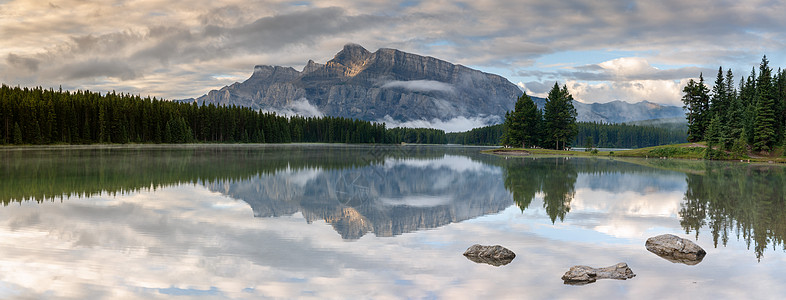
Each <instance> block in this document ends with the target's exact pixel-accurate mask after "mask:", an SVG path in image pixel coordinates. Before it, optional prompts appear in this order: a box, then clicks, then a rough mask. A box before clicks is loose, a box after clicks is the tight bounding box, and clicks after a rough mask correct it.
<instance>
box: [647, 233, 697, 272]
mask: <svg viewBox="0 0 786 300" xmlns="http://www.w3.org/2000/svg"><path fill="white" fill-rule="evenodd" d="M645 246H646V247H647V250H648V251H650V252H652V253H655V254H656V255H658V256H660V257H662V258H664V259H666V260H668V261H670V262H673V263H683V264H686V265H695V264H698V263H700V262H701V260H702V259H704V256H705V255H706V254H707V252H706V251H704V249H702V248H701V247H699V245H696V243H694V242H692V241H690V240H688V239H683V238H681V237H678V236H676V235H673V234H662V235H659V236H655V237H651V238H649V239H647V243H646V244H645Z"/></svg>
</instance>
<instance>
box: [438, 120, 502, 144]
mask: <svg viewBox="0 0 786 300" xmlns="http://www.w3.org/2000/svg"><path fill="white" fill-rule="evenodd" d="M504 131H505V127H504V125H503V124H497V125H491V126H485V127H479V128H474V129H472V130H470V131H464V132H449V133H447V134H446V138H447V142H448V144H461V145H486V146H496V145H499V144H500V140H501V138H502V134H503V132H504Z"/></svg>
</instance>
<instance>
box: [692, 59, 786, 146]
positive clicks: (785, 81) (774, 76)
mask: <svg viewBox="0 0 786 300" xmlns="http://www.w3.org/2000/svg"><path fill="white" fill-rule="evenodd" d="M735 86H736V87H735ZM682 91H683V93H684V95H683V97H682V102H683V103H684V108H685V109H686V111H687V113H686V118H687V120H688V140H690V141H706V142H707V144H708V145H709V146H711V147H714V146H718V147H719V149H720V150H730V151H732V152H734V153H745V152H747V151H748V150H752V151H761V152H769V151H772V150H773V149H774V148H775V147H777V146H781V145H783V143H784V141H785V140H786V138H785V135H786V71H784V70H781V69H778V70H777V71H773V70H772V68H770V66H769V61H768V60H767V56H766V55H765V56H764V57H762V60H761V63H760V64H759V70H758V73H757V72H756V67H753V68H752V69H751V73H750V75H748V76H747V77H742V78H741V79H740V81H739V84H735V82H734V74H733V73H732V70H731V69H728V70H726V72H724V71H723V67H722V66H721V67H719V68H718V75H717V77H716V79H715V82H714V85H713V87H712V89H710V88H709V87H708V86H707V85H706V84H705V83H704V76H703V74H700V75H699V81H695V80H693V79H691V80H690V81H689V82H688V84H687V85H686V86H685V88H683V90H682Z"/></svg>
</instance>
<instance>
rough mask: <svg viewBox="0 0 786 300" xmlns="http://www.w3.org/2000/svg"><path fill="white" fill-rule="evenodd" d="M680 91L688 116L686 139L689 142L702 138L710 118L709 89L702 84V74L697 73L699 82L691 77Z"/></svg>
mask: <svg viewBox="0 0 786 300" xmlns="http://www.w3.org/2000/svg"><path fill="white" fill-rule="evenodd" d="M682 92H683V93H685V95H684V96H683V97H682V103H684V104H685V105H684V106H683V108H684V109H685V110H686V111H687V112H686V115H687V118H688V140H689V141H691V142H696V141H701V140H703V139H704V132H705V131H706V130H707V126H709V121H710V120H711V118H710V111H709V109H710V98H709V95H708V92H709V89H708V88H707V86H706V85H704V76H703V75H701V74H700V75H699V82H696V81H695V80H693V79H691V80H690V81H688V85H686V86H685V87H684V88H683V89H682Z"/></svg>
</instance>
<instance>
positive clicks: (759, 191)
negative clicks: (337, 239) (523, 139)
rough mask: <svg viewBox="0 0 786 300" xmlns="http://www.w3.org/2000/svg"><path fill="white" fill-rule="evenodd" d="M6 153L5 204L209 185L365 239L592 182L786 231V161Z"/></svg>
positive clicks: (686, 218) (759, 247)
mask: <svg viewBox="0 0 786 300" xmlns="http://www.w3.org/2000/svg"><path fill="white" fill-rule="evenodd" d="M0 155H2V157H3V159H2V160H0V176H1V177H0V179H2V180H0V202H2V203H3V204H4V205H9V204H11V203H16V202H22V201H26V200H32V201H39V202H40V201H52V200H55V199H63V198H65V199H67V198H69V197H88V196H93V195H98V194H101V193H108V194H115V193H124V192H134V191H139V190H152V189H155V188H157V187H165V186H173V185H179V184H184V183H188V184H194V183H204V184H205V185H206V186H209V187H210V189H212V190H215V191H220V192H222V193H225V194H227V195H230V196H232V197H235V198H238V199H243V200H245V201H247V202H248V203H249V204H250V206H251V207H252V208H253V210H254V213H255V215H257V216H259V217H273V216H282V215H290V214H294V213H296V212H300V213H302V214H303V216H304V217H305V218H306V219H307V220H308V221H309V222H313V221H316V220H324V221H325V222H327V223H329V224H331V225H332V226H334V227H335V228H336V230H337V231H339V232H340V233H341V235H342V236H344V237H345V238H358V237H361V236H363V235H364V234H367V233H369V232H374V233H375V234H377V235H380V236H390V235H396V234H401V233H404V232H410V231H413V230H417V229H421V228H434V227H438V226H442V225H445V224H448V223H451V222H458V221H461V220H467V219H470V218H474V217H477V216H482V215H484V214H488V213H495V212H499V211H500V210H502V209H504V208H505V207H506V206H508V205H509V204H511V203H516V204H517V205H518V206H519V207H520V208H521V209H522V210H524V209H528V208H529V207H530V206H531V203H532V202H533V199H534V198H535V197H543V199H542V200H543V201H542V202H543V206H544V208H545V211H546V213H547V214H548V216H549V218H550V219H551V221H552V222H556V220H558V219H559V220H563V219H564V218H565V217H566V216H567V215H568V214H569V213H570V209H571V204H572V203H574V206H575V202H574V200H573V198H574V197H575V193H576V191H577V190H583V189H590V190H599V191H607V192H610V193H616V194H620V193H627V195H629V196H632V197H639V196H641V197H640V198H641V199H645V198H646V197H645V196H646V195H648V194H649V193H652V192H657V191H671V192H677V193H680V194H681V193H684V200H683V201H682V203H680V211H679V217H680V224H681V226H682V227H683V228H684V229H685V231H686V232H695V233H696V234H697V235H698V234H699V230H707V229H706V228H709V231H710V232H709V234H712V236H713V239H714V240H715V243H716V246H717V245H718V244H723V245H726V243H727V241H728V240H730V239H734V238H737V239H742V240H744V241H745V242H747V243H748V244H749V245H751V247H752V248H753V250H754V251H755V253H756V255H757V257H759V258H761V257H762V255H763V253H764V251H765V249H766V248H768V247H772V248H776V247H777V246H780V247H783V245H784V237H785V236H786V169H784V168H783V167H781V166H761V165H759V166H755V165H747V164H736V163H718V162H701V161H681V160H659V159H654V160H653V159H650V160H632V161H630V162H623V161H620V160H607V159H575V158H564V157H561V158H538V159H533V158H530V157H526V158H522V157H513V158H507V159H505V158H498V157H494V156H490V155H483V154H479V153H478V149H475V148H465V147H409V146H407V147H400V146H341V145H191V146H156V145H146V146H133V147H84V148H80V147H68V148H65V149H54V150H47V149H39V150H7V149H0ZM686 174H687V175H686ZM630 192H634V193H630ZM511 196H512V197H511ZM511 198H512V200H513V201H511ZM596 201H600V202H602V201H605V199H597V200H596ZM642 201H643V200H642ZM649 201H652V200H649ZM704 226H707V227H704ZM702 228H705V229H702Z"/></svg>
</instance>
